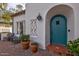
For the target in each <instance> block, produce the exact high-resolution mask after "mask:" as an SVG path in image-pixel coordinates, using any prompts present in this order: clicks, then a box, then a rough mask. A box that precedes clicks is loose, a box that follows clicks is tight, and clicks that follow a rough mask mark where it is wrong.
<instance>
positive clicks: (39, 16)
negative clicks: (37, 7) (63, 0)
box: [37, 13, 42, 21]
mask: <svg viewBox="0 0 79 59" xmlns="http://www.w3.org/2000/svg"><path fill="white" fill-rule="evenodd" d="M37 19H38V20H39V21H40V20H42V16H41V15H40V13H39V15H38V16H37Z"/></svg>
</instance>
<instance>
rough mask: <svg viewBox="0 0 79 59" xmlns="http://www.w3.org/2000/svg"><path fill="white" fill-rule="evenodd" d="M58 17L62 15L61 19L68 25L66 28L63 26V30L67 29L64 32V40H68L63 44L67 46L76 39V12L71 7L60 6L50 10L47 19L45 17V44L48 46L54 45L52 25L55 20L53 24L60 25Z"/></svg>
mask: <svg viewBox="0 0 79 59" xmlns="http://www.w3.org/2000/svg"><path fill="white" fill-rule="evenodd" d="M57 15H61V16H60V18H61V19H62V20H65V21H62V22H66V24H64V25H66V26H64V25H62V26H61V28H64V27H66V29H64V30H63V31H64V32H65V34H64V35H65V36H63V38H66V39H64V40H65V43H62V44H64V45H66V44H67V42H68V41H70V40H73V39H74V36H75V33H74V32H75V29H74V25H75V20H74V10H73V8H72V7H71V6H69V5H64V4H59V5H56V6H53V7H52V8H50V9H48V11H47V13H46V17H45V18H46V19H45V44H46V46H47V45H49V44H51V43H53V42H52V40H51V32H50V30H51V28H50V27H51V26H50V24H51V20H52V19H54V22H53V20H52V24H54V23H57V24H59V21H56V19H57V18H58V17H57ZM52 26H53V25H52ZM63 26H64V27H63ZM54 27H55V25H54ZM52 28H53V27H52ZM61 28H60V29H61ZM53 30H54V29H53ZM56 35H57V31H56ZM58 41H59V40H58ZM62 41H63V40H62ZM59 43H60V42H59Z"/></svg>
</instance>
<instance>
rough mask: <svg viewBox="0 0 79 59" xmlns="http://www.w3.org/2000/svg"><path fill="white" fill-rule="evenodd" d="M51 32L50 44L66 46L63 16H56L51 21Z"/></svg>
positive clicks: (65, 29) (65, 28) (64, 19)
mask: <svg viewBox="0 0 79 59" xmlns="http://www.w3.org/2000/svg"><path fill="white" fill-rule="evenodd" d="M50 27H51V30H50V33H51V41H52V44H62V45H66V44H67V26H66V18H65V17H64V16H61V15H58V16H54V17H53V18H52V19H51V24H50Z"/></svg>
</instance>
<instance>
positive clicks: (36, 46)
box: [31, 44, 38, 53]
mask: <svg viewBox="0 0 79 59" xmlns="http://www.w3.org/2000/svg"><path fill="white" fill-rule="evenodd" d="M31 51H32V53H36V52H37V51H38V45H35V44H31Z"/></svg>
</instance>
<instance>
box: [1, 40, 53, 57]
mask: <svg viewBox="0 0 79 59" xmlns="http://www.w3.org/2000/svg"><path fill="white" fill-rule="evenodd" d="M53 55H54V54H53V53H49V52H48V50H42V49H39V51H38V52H37V53H35V54H33V53H32V52H31V49H30V48H29V49H28V50H24V49H22V47H21V45H20V44H16V45H15V44H13V43H12V42H9V41H0V56H53Z"/></svg>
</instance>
